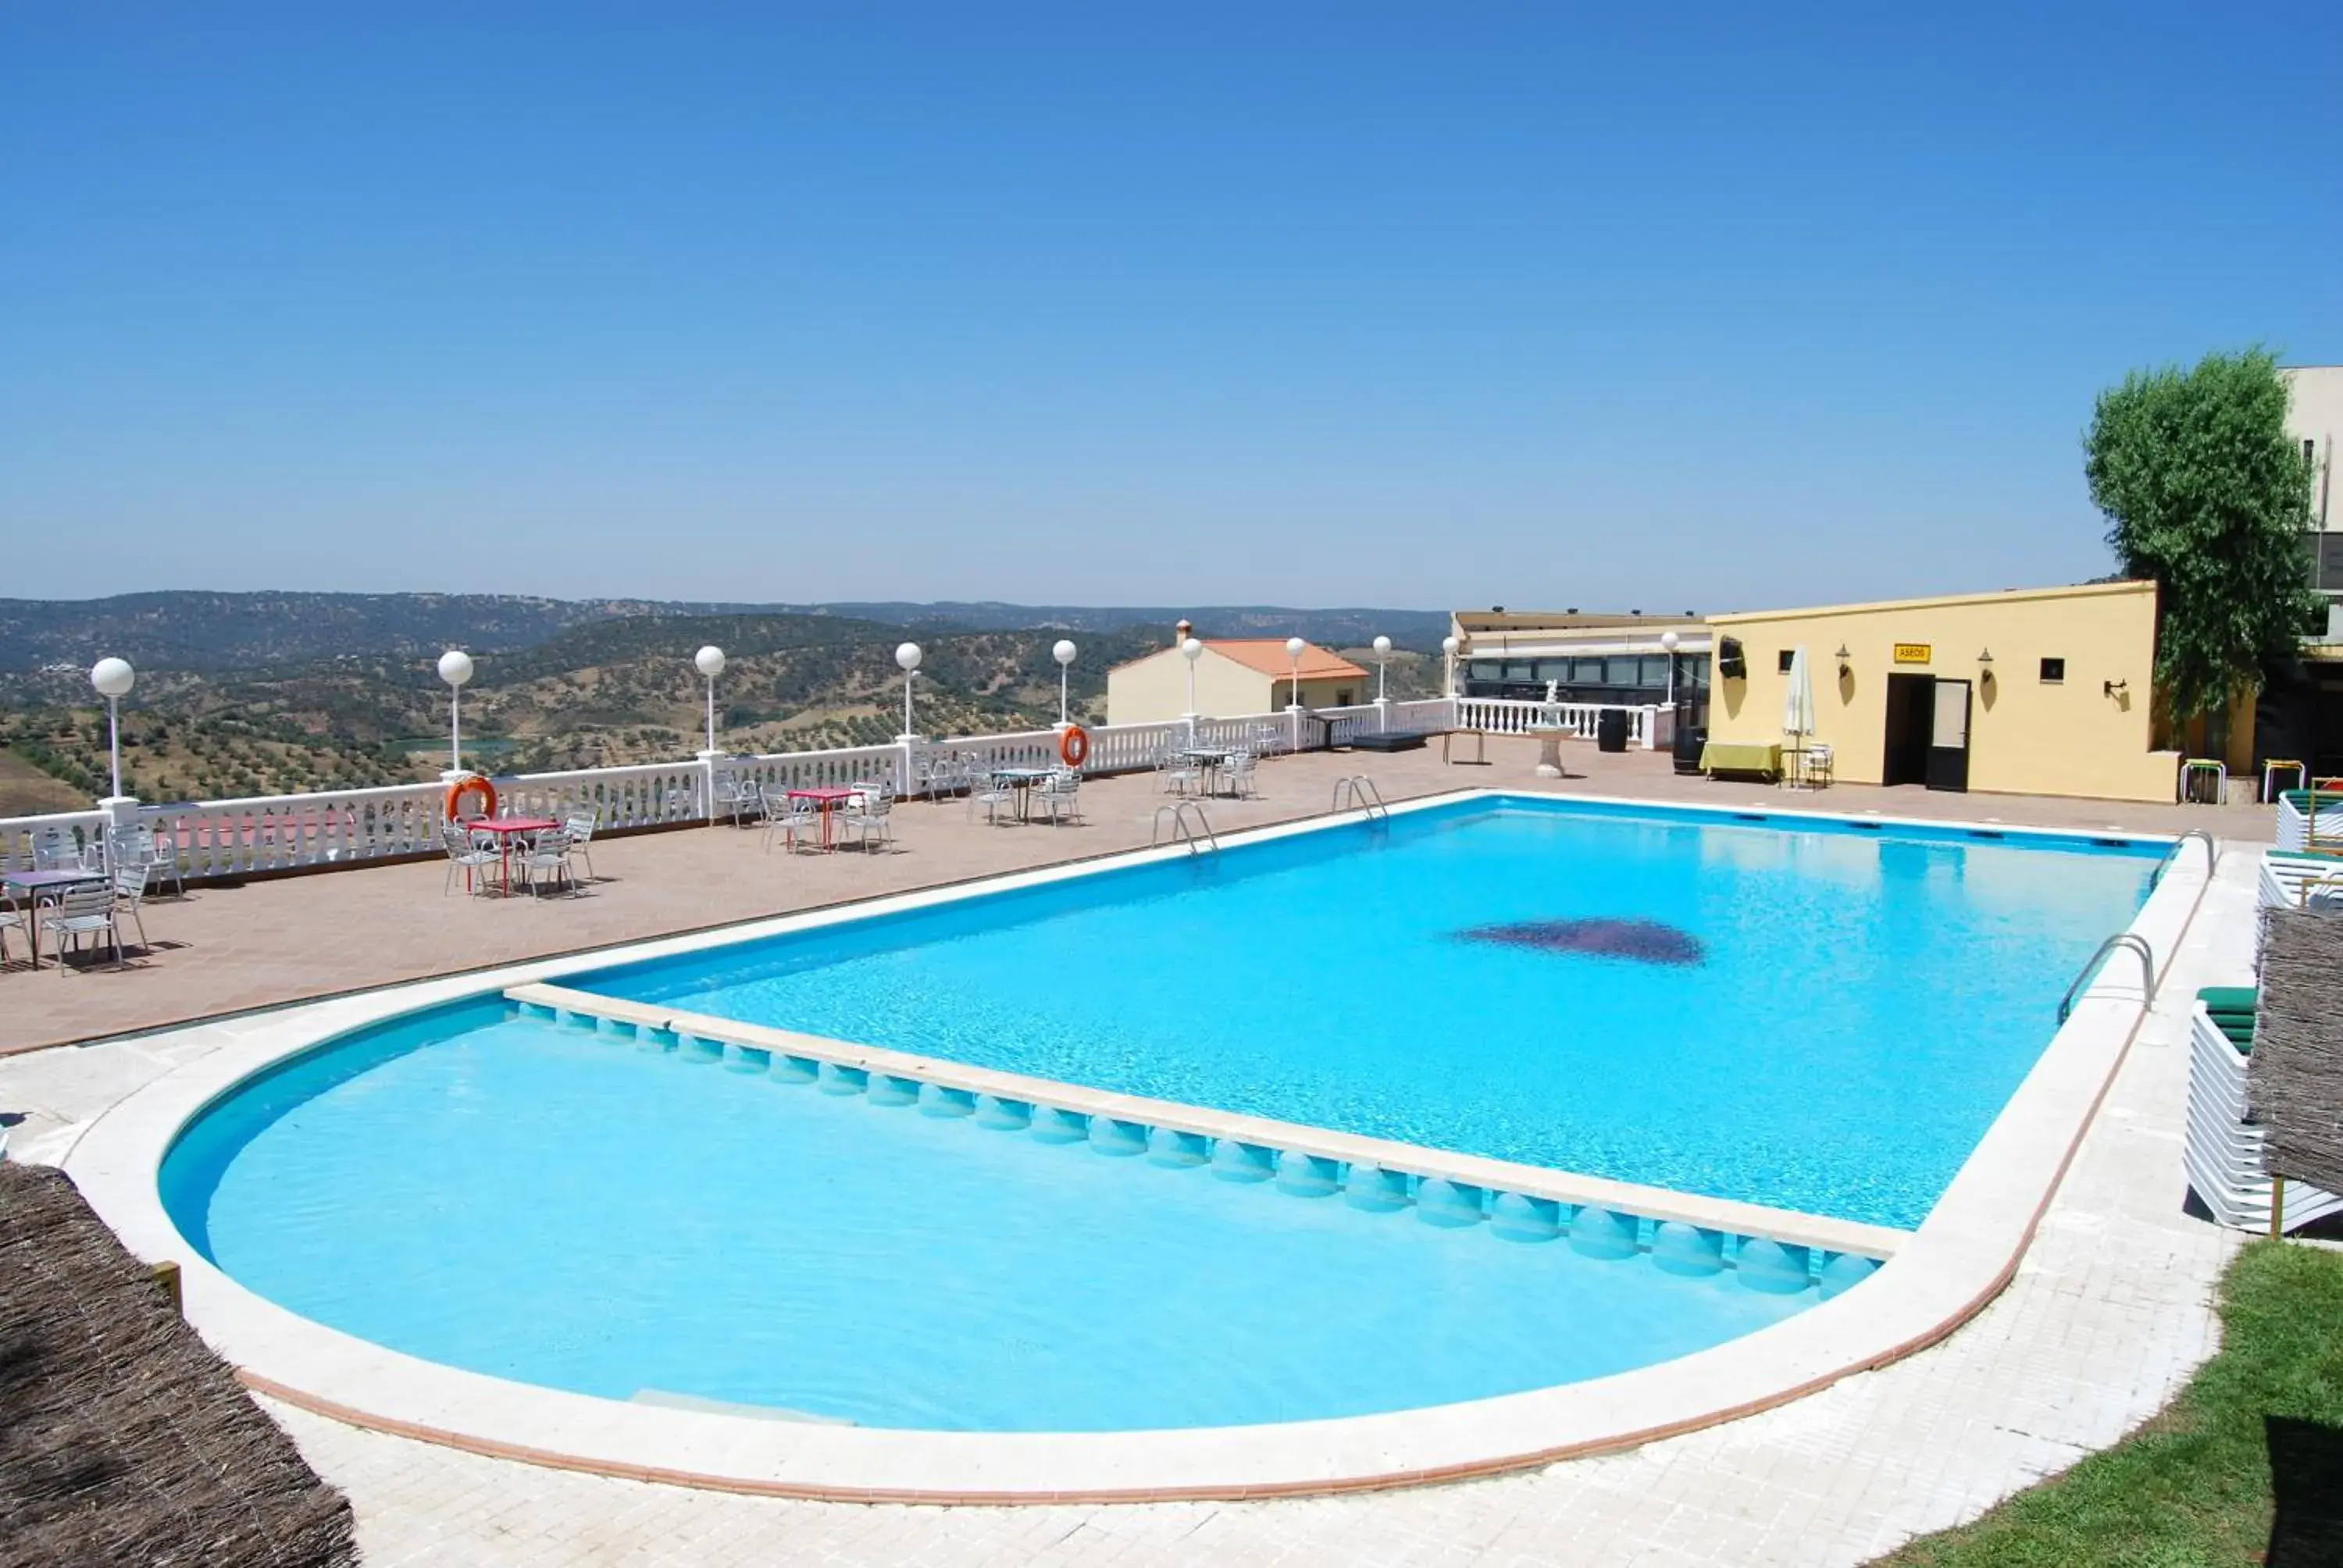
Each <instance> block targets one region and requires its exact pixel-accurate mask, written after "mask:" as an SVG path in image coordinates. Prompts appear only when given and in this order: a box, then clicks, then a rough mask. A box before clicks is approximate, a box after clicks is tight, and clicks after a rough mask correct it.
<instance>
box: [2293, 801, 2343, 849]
mask: <svg viewBox="0 0 2343 1568" xmlns="http://www.w3.org/2000/svg"><path fill="white" fill-rule="evenodd" d="M2317 804H2318V842H2319V844H2320V846H2321V847H2322V848H2327V849H2343V789H2321V790H2320V791H2318V798H2317ZM2311 806H2312V797H2311V793H2310V791H2309V790H2308V789H2288V790H2284V791H2282V792H2281V793H2280V794H2279V795H2278V848H2279V849H2306V848H2308V846H2309V843H2310V829H2311V815H2312V813H2311Z"/></svg>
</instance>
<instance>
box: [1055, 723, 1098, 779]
mask: <svg viewBox="0 0 2343 1568" xmlns="http://www.w3.org/2000/svg"><path fill="white" fill-rule="evenodd" d="M1058 755H1059V757H1061V759H1064V761H1065V764H1066V766H1067V767H1069V768H1080V767H1081V765H1082V764H1083V763H1085V762H1087V761H1089V760H1090V756H1091V732H1090V731H1089V730H1087V729H1083V728H1082V727H1081V725H1079V724H1069V725H1067V726H1066V732H1065V733H1064V734H1063V735H1061V736H1060V737H1058Z"/></svg>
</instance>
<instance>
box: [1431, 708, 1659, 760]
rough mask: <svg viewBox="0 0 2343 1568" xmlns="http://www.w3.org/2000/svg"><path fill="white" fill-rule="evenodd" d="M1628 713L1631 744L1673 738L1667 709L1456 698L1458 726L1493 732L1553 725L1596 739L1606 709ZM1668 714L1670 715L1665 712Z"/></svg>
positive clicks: (1648, 747)
mask: <svg viewBox="0 0 2343 1568" xmlns="http://www.w3.org/2000/svg"><path fill="white" fill-rule="evenodd" d="M1609 712H1616V713H1624V714H1625V715H1626V716H1627V744H1628V745H1630V746H1634V747H1639V748H1641V749H1644V750H1645V751H1649V750H1651V749H1654V747H1656V746H1660V745H1664V744H1666V739H1663V736H1664V735H1665V736H1666V738H1667V739H1673V728H1672V726H1671V724H1670V723H1669V719H1672V718H1673V715H1672V714H1671V713H1670V711H1669V710H1668V709H1664V708H1658V707H1652V706H1648V705H1647V706H1644V707H1638V708H1630V707H1627V706H1624V705H1623V704H1616V703H1600V702H1525V701H1522V700H1520V699H1515V698H1502V697H1461V698H1458V699H1456V728H1457V729H1485V730H1487V731H1488V732H1489V733H1490V734H1492V735H1527V734H1529V733H1530V732H1531V731H1533V730H1535V729H1544V728H1545V727H1547V726H1549V725H1552V726H1555V727H1558V728H1560V729H1564V730H1566V731H1568V732H1569V733H1570V735H1571V736H1573V737H1574V739H1580V740H1592V739H1594V736H1595V727H1596V726H1597V725H1598V724H1600V723H1601V722H1602V716H1603V715H1604V714H1605V713H1609ZM1664 715H1666V716H1667V718H1664V717H1663V716H1664Z"/></svg>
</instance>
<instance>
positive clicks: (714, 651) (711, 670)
mask: <svg viewBox="0 0 2343 1568" xmlns="http://www.w3.org/2000/svg"><path fill="white" fill-rule="evenodd" d="M691 662H692V665H693V667H694V668H697V669H698V670H699V673H700V674H702V675H704V676H706V677H708V749H707V750H706V751H704V752H702V753H701V754H700V755H702V756H704V757H713V756H715V755H716V678H717V677H718V676H719V675H721V674H723V673H724V650H723V649H722V648H718V647H717V646H716V645H715V644H713V643H710V644H709V646H708V647H706V648H701V649H700V650H699V652H698V653H695V654H693V655H692V656H691Z"/></svg>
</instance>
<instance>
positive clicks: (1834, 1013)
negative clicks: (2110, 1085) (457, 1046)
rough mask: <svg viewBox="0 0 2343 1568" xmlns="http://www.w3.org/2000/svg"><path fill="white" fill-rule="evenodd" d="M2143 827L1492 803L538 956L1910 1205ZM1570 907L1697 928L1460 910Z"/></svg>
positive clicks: (631, 992)
mask: <svg viewBox="0 0 2343 1568" xmlns="http://www.w3.org/2000/svg"><path fill="white" fill-rule="evenodd" d="M2160 848H2161V847H2160V846H2157V845H2127V846H2123V847H2115V848H2110V847H2101V846H2098V845H2095V844H2093V843H2092V842H2091V841H2089V840H2087V839H2062V840H2052V841H2049V842H2048V843H2047V844H2045V843H2044V842H2043V841H2041V840H2036V839H2024V838H2019V839H2007V840H1999V839H1980V838H1975V837H1971V836H1969V835H1968V834H1966V833H1964V832H1962V831H1961V830H1958V829H1905V828H1893V829H1882V830H1879V831H1865V830H1862V829H1855V828H1836V827H1833V828H1825V829H1785V827H1784V826H1779V825H1774V824H1751V823H1745V822H1739V821H1735V820H1731V819H1717V818H1715V817H1713V816H1695V815H1692V814H1674V815H1669V814H1665V813H1654V812H1651V811H1647V810H1632V811H1631V810H1624V809H1602V808H1595V807H1589V806H1586V805H1583V804H1549V803H1544V802H1530V801H1517V802H1509V803H1507V804H1506V805H1504V806H1503V808H1502V809H1490V808H1489V807H1487V806H1485V805H1474V806H1468V807H1463V808H1455V809H1438V810H1433V811H1428V812H1423V813H1414V814H1409V815H1406V816H1403V817H1401V818H1399V819H1394V821H1393V823H1392V825H1391V826H1390V827H1389V828H1388V829H1345V830H1335V831H1330V832H1323V833H1317V834H1311V835H1306V836H1302V837H1298V838H1293V839H1284V840H1280V841H1274V842H1272V843H1267V844H1261V845H1255V846H1251V847H1247V848H1242V849H1231V850H1229V851H1226V852H1224V853H1223V854H1222V855H1221V856H1218V857H1204V858H1200V859H1196V860H1194V861H1182V862H1179V863H1174V864H1170V865H1162V866H1157V867H1151V868H1146V869H1135V870H1129V871H1123V872H1118V873H1114V874H1111V875H1107V876H1101V877H1091V878H1084V879H1075V880H1071V881H1067V882H1061V883H1058V884H1055V885H1052V886H1049V887H1046V888H1042V889H1037V890H1031V891H1027V892H1024V893H1021V894H1013V895H1007V896H996V897H993V898H988V899H984V900H969V901H963V902H961V903H958V904H951V905H944V906H940V907H937V908H935V909H932V910H926V911H921V912H919V913H915V914H911V915H907V916H902V917H898V918H891V919H887V920H867V921H860V922H857V923H855V924H853V925H850V926H845V927H840V928H834V929H832V930H828V931H818V932H808V933H803V934H799V935H792V936H788V937H782V938H778V939H774V940H769V941H763V942H759V943H754V944H748V945H742V946H735V947H730V948H726V949H722V950H716V951H712V952H709V953H705V954H700V955H696V956H693V957H689V958H686V959H682V960H664V961H659V962H656V963H650V964H643V965H638V966H633V967H631V968H628V969H623V970H606V971H602V972H600V973H598V974H594V975H588V976H586V977H584V978H583V979H581V980H568V981H565V982H564V983H567V984H572V985H575V986H577V987H578V988H579V989H582V990H593V991H598V992H600V993H603V994H606V995H610V996H617V997H625V998H631V999H636V1000H651V1001H665V1002H669V1003H672V1004H673V1005H675V1006H676V1007H678V1008H679V1009H684V1010H692V1011H697V1012H704V1013H712V1014H716V1015H718V1016H720V1017H725V1018H730V1019H737V1020H744V1021H748V1022H754V1023H763V1024H771V1025H776V1026H779V1027H783V1028H788V1029H793V1030H802V1031H804V1032H806V1033H809V1034H816V1035H822V1036H828V1037H830V1038H834V1039H839V1040H851V1041H857V1042H860V1043H864V1044H870V1045H880V1046H888V1047H891V1048H894V1049H897V1050H907V1051H914V1052H918V1053H920V1054H923V1055H931V1056H938V1057H943V1058H948V1059H950V1060H956V1061H963V1062H970V1063H974V1064H977V1065H980V1066H983V1067H990V1068H1000V1069H1005V1070H1011V1071H1016V1072H1024V1073H1031V1074H1033V1075H1035V1076H1038V1077H1042V1078H1051V1079H1061V1080H1066V1081H1072V1082H1076V1083H1081V1084H1086V1085H1091V1086H1093V1087H1097V1088H1101V1089H1108V1090H1114V1091H1123V1092H1128V1093H1136V1094H1144V1095H1151V1096H1154V1097H1157V1098H1160V1099H1164V1100H1172V1101H1187V1102H1191V1103H1197V1104H1203V1105H1209V1106H1213V1107H1217V1108H1220V1109H1222V1110H1228V1111H1244V1112H1248V1113H1252V1114H1255V1115H1262V1116H1269V1117H1275V1118H1278V1119H1280V1120H1282V1121H1296V1122H1303V1123H1309V1124H1312V1125H1317V1126H1323V1127H1332V1128H1338V1129H1341V1130H1343V1131H1352V1132H1361V1133H1367V1134H1372V1135H1374V1136H1378V1137H1384V1138H1393V1139H1399V1140H1402V1141H1408V1142H1415V1143H1425V1144H1431V1145H1433V1146H1436V1147H1439V1148H1443V1149H1453V1150H1458V1151H1466V1152H1471V1153H1476V1154H1486V1155H1493V1156H1495V1157H1498V1158H1502V1159H1508V1160H1517V1161H1526V1162H1529V1163H1532V1164H1538V1165H1547V1166H1554V1167H1559V1168H1563V1169H1567V1170H1573V1171H1588V1172H1593V1173H1595V1174H1598V1175H1604V1176H1610V1177H1615V1178H1619V1179H1621V1180H1625V1181H1640V1182H1646V1183H1650V1184H1653V1185H1656V1186H1662V1187H1670V1188H1675V1189H1679V1190H1682V1191H1692V1192H1701V1193H1707V1194H1711V1195H1714V1196H1717V1197H1724V1198H1736V1199H1743V1200H1746V1201H1753V1202H1759V1203H1767V1204H1773V1205H1776V1206H1780V1207H1785V1208H1791V1209H1799V1210H1805V1211H1810V1212H1815V1213H1822V1214H1830V1215H1835V1216H1839V1217H1842V1218H1846V1219H1853V1220H1863V1221H1874V1222H1877V1223H1882V1224H1888V1225H1901V1226H1911V1225H1916V1224H1917V1223H1918V1222H1919V1221H1921V1220H1922V1219H1923V1218H1924V1217H1925V1216H1926V1213H1927V1211H1928V1210H1929V1208H1930V1207H1931V1206H1932V1205H1933V1204H1934V1203H1935V1201H1936V1198H1937V1196H1938V1195H1939V1194H1940V1193H1941V1192H1942V1191H1943V1190H1944V1188H1945V1185H1946V1182H1948V1181H1950V1180H1951V1179H1952V1176H1953V1173H1954V1172H1955V1171H1956V1170H1958V1169H1959V1167H1960V1164H1961V1162H1962V1161H1963V1160H1965V1159H1966V1157H1967V1155H1968V1152H1969V1151H1970V1150H1971V1149H1972V1148H1974V1147H1975V1145H1976V1141H1977V1139H1978V1138H1979V1137H1981V1136H1982V1135H1983V1133H1984V1131H1985V1130H1986V1127H1987V1126H1988V1125H1989V1124H1990V1123H1991V1122H1992V1121H1993V1118H1994V1116H1995V1115H1996V1113H1997V1112H1998V1111H2000V1109H2001V1107H2002V1105H2003V1104H2004V1103H2005V1102H2006V1101H2007V1100H2008V1098H2009V1096H2010V1094H2011V1092H2012V1091H2014V1090H2015V1089H2016V1087H2017V1084H2018V1081H2020V1080H2021V1079H2023V1078H2024V1077H2025V1075H2026V1070H2027V1069H2029V1068H2030V1067H2031V1066H2032V1065H2033V1063H2034V1061H2035V1060H2036V1057H2038V1056H2039V1055H2040V1054H2041V1051H2042V1049H2043V1047H2044V1046H2045V1045H2046V1044H2047V1043H2048V1041H2049V1039H2050V1036H2051V1034H2052V1033H2053V1031H2054V1030H2055V1028H2056V1005H2057V1001H2058V997H2059V994H2060V992H2061V991H2062V990H2064V989H2065V987H2066V982H2067V981H2068V980H2070V979H2071V978H2072V977H2073V975H2074V973H2075V971H2076V970H2077V969H2078V968H2079V967H2080V966H2081V965H2082V963H2083V962H2084V961H2085V960H2087V958H2088V957H2089V956H2090V953H2091V950H2093V948H2095V947H2096V946H2097V944H2098V942H2099V940H2100V939H2102V938H2103V937H2105V936H2107V934H2108V933H2109V932H2111V931H2115V930H2121V929H2122V928H2123V927H2124V926H2125V925H2126V924H2127V923H2128V921H2129V920H2130V919H2131V917H2132V916H2133V914H2134V913H2135V912H2136V911H2137V909H2138V906H2139V904H2140V902H2141V900H2143V898H2144V897H2145V896H2146V893H2147V886H2148V879H2149V877H2150V875H2151V874H2152V872H2153V870H2154V868H2155V864H2156V860H2157V858H2158V855H2159V852H2160ZM1570 921H1577V922H1596V924H1595V925H1594V928H1593V930H1592V935H1593V937H1594V939H1595V940H1596V944H1597V945H1598V946H1599V945H1603V943H1604V940H1607V939H1608V938H1609V937H1611V936H1614V935H1615V934H1616V928H1617V927H1619V926H1621V925H1625V924H1627V923H1629V922H1640V923H1641V924H1642V926H1643V927H1658V928H1662V929H1664V930H1667V931H1670V932H1673V933H1674V934H1675V935H1677V936H1678V937H1681V938H1682V939H1685V940H1686V941H1687V942H1688V944H1689V946H1690V947H1691V948H1695V949H1697V950H1698V952H1699V954H1700V956H1699V958H1698V959H1697V960H1695V961H1691V962H1684V961H1657V962H1647V961H1641V960H1636V959H1634V958H1621V957H1616V956H1610V955H1609V954H1607V953H1603V952H1595V953H1588V952H1584V951H1575V950H1568V948H1566V947H1564V948H1556V947H1554V946H1551V945H1545V946H1541V945H1534V944H1524V943H1513V942H1505V941H1499V940H1472V939H1470V938H1469V937H1468V936H1467V935H1466V933H1469V932H1474V931H1485V930H1486V928H1489V927H1492V926H1498V927H1502V926H1506V925H1510V924H1522V923H1552V922H1570ZM1635 929H1636V928H1631V929H1630V930H1629V932H1628V935H1627V939H1626V940H1625V942H1624V945H1626V946H1628V947H1630V948H1633V947H1634V946H1636V945H1637V939H1636V937H1635V934H1634V930H1635ZM1587 934H1588V929H1587V928H1586V927H1584V926H1581V927H1577V928H1573V929H1572V930H1571V931H1570V932H1568V933H1566V937H1567V939H1568V940H1583V939H1584V938H1585V937H1586V936H1587ZM1684 946H1685V944H1684V943H1676V944H1674V945H1670V946H1665V947H1664V956H1665V955H1673V956H1674V958H1676V959H1679V960H1680V959H1681V955H1682V951H1683V950H1684Z"/></svg>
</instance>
